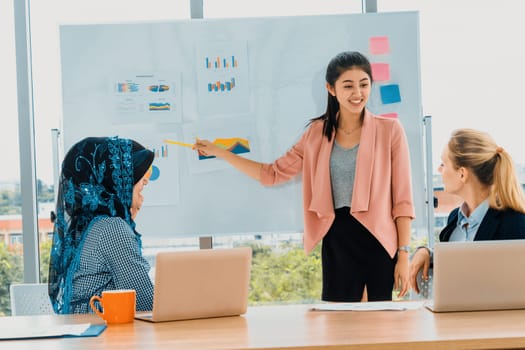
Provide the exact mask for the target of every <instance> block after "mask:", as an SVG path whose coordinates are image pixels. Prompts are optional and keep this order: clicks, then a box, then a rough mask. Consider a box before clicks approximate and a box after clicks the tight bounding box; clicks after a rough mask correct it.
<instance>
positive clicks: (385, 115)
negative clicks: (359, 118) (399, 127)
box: [380, 112, 397, 118]
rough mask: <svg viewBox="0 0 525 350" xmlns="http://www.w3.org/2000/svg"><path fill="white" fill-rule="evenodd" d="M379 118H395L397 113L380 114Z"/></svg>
mask: <svg viewBox="0 0 525 350" xmlns="http://www.w3.org/2000/svg"><path fill="white" fill-rule="evenodd" d="M380 116H382V117H385V118H397V113H395V112H392V113H385V114H380Z"/></svg>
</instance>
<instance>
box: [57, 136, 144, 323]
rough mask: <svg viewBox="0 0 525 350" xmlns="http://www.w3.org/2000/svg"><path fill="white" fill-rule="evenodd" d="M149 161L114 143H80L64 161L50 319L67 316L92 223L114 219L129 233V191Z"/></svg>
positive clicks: (127, 143) (130, 146) (129, 143)
mask: <svg viewBox="0 0 525 350" xmlns="http://www.w3.org/2000/svg"><path fill="white" fill-rule="evenodd" d="M153 158H154V154H153V152H151V151H150V150H147V149H146V148H144V147H143V146H142V145H140V144H139V143H137V142H135V141H133V140H129V139H122V138H118V137H88V138H85V139H83V140H81V141H79V142H78V143H76V144H75V145H73V147H71V149H70V150H69V151H68V153H67V154H66V156H65V157H64V161H63V162H62V173H61V175H60V180H59V187H58V199H57V205H56V213H55V215H56V217H55V226H54V230H53V245H52V247H51V257H50V262H49V296H50V297H51V301H52V303H53V308H54V310H55V312H56V313H59V314H67V313H70V302H71V297H72V291H73V275H74V273H75V272H76V270H77V269H78V265H79V260H80V253H81V251H82V245H83V242H84V239H85V233H86V232H87V231H88V228H89V227H90V224H91V223H92V222H93V220H94V219H95V218H97V217H100V216H109V217H115V216H118V217H120V218H122V219H123V220H124V221H126V222H127V223H128V224H129V225H130V226H131V228H132V229H133V230H135V222H134V221H133V219H132V218H131V211H130V208H131V201H132V198H133V186H134V185H135V184H136V183H137V182H138V181H139V180H140V179H142V177H143V176H144V174H146V172H147V171H148V169H149V167H150V166H151V164H152V163H153ZM135 233H136V235H137V240H138V241H139V244H140V235H139V234H138V233H137V232H136V231H135Z"/></svg>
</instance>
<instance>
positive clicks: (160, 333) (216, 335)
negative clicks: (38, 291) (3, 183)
mask: <svg viewBox="0 0 525 350" xmlns="http://www.w3.org/2000/svg"><path fill="white" fill-rule="evenodd" d="M70 323H101V319H100V318H98V316H95V315H65V316H64V315H61V316H58V315H46V316H15V317H0V332H2V333H3V334H6V332H9V330H10V329H13V327H15V328H17V327H39V326H42V325H60V324H70ZM0 347H1V348H2V349H28V348H34V349H48V348H49V349H90V350H92V349H119V350H129V349H188V350H192V349H199V350H203V349H204V350H206V349H321V348H329V349H451V348H461V349H496V348H500V349H504V348H525V310H507V311H474V312H453V313H433V312H431V311H429V310H428V309H426V308H424V307H418V308H415V309H408V310H403V311H312V310H311V305H272V306H251V307H249V308H248V311H247V313H246V314H245V315H243V316H234V317H221V318H209V319H200V320H188V321H173V322H162V323H150V322H145V321H139V320H135V321H134V322H132V323H128V324H121V325H108V327H107V328H106V330H105V331H104V332H102V333H101V334H100V335H99V336H96V337H73V338H71V337H67V338H39V339H29V340H13V341H11V340H10V341H0Z"/></svg>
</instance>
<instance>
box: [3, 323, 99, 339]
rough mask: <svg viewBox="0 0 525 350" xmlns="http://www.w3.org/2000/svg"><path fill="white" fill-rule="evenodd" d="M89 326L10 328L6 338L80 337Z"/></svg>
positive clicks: (82, 324)
mask: <svg viewBox="0 0 525 350" xmlns="http://www.w3.org/2000/svg"><path fill="white" fill-rule="evenodd" d="M90 326H91V324H90V323H79V324H69V325H68V324H62V325H37V326H35V327H32V328H27V327H23V328H18V327H17V328H11V329H9V332H6V334H7V333H8V335H6V338H9V339H17V338H20V339H22V338H44V337H59V336H64V335H76V336H80V335H82V334H83V333H84V332H85V331H87V330H88V328H89V327H90Z"/></svg>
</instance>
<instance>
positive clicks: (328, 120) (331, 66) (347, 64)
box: [309, 51, 372, 141]
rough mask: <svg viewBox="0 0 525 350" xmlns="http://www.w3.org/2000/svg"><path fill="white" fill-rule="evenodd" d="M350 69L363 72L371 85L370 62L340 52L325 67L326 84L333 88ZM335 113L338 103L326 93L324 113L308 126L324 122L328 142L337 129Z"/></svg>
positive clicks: (359, 56)
mask: <svg viewBox="0 0 525 350" xmlns="http://www.w3.org/2000/svg"><path fill="white" fill-rule="evenodd" d="M352 68H358V69H361V70H363V71H364V72H365V73H366V74H368V77H369V78H370V83H372V67H371V66H370V61H368V58H366V57H365V56H364V55H363V54H361V53H360V52H357V51H345V52H341V53H339V54H338V55H337V56H335V57H334V58H332V59H331V60H330V62H329V63H328V66H327V67H326V75H325V79H326V82H327V83H328V84H330V86H334V85H335V82H336V81H337V79H339V77H340V76H341V74H343V73H344V72H346V71H347V70H349V69H352ZM337 112H339V102H337V98H336V97H335V96H332V95H331V94H330V93H328V102H327V103H326V112H325V113H324V114H322V115H320V116H319V117H316V118H313V119H311V120H310V122H309V124H311V123H312V122H314V121H316V120H324V127H323V134H324V135H325V136H326V137H327V138H328V141H330V140H331V139H332V134H333V132H334V130H335V129H336V128H337ZM363 113H364V110H363Z"/></svg>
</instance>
